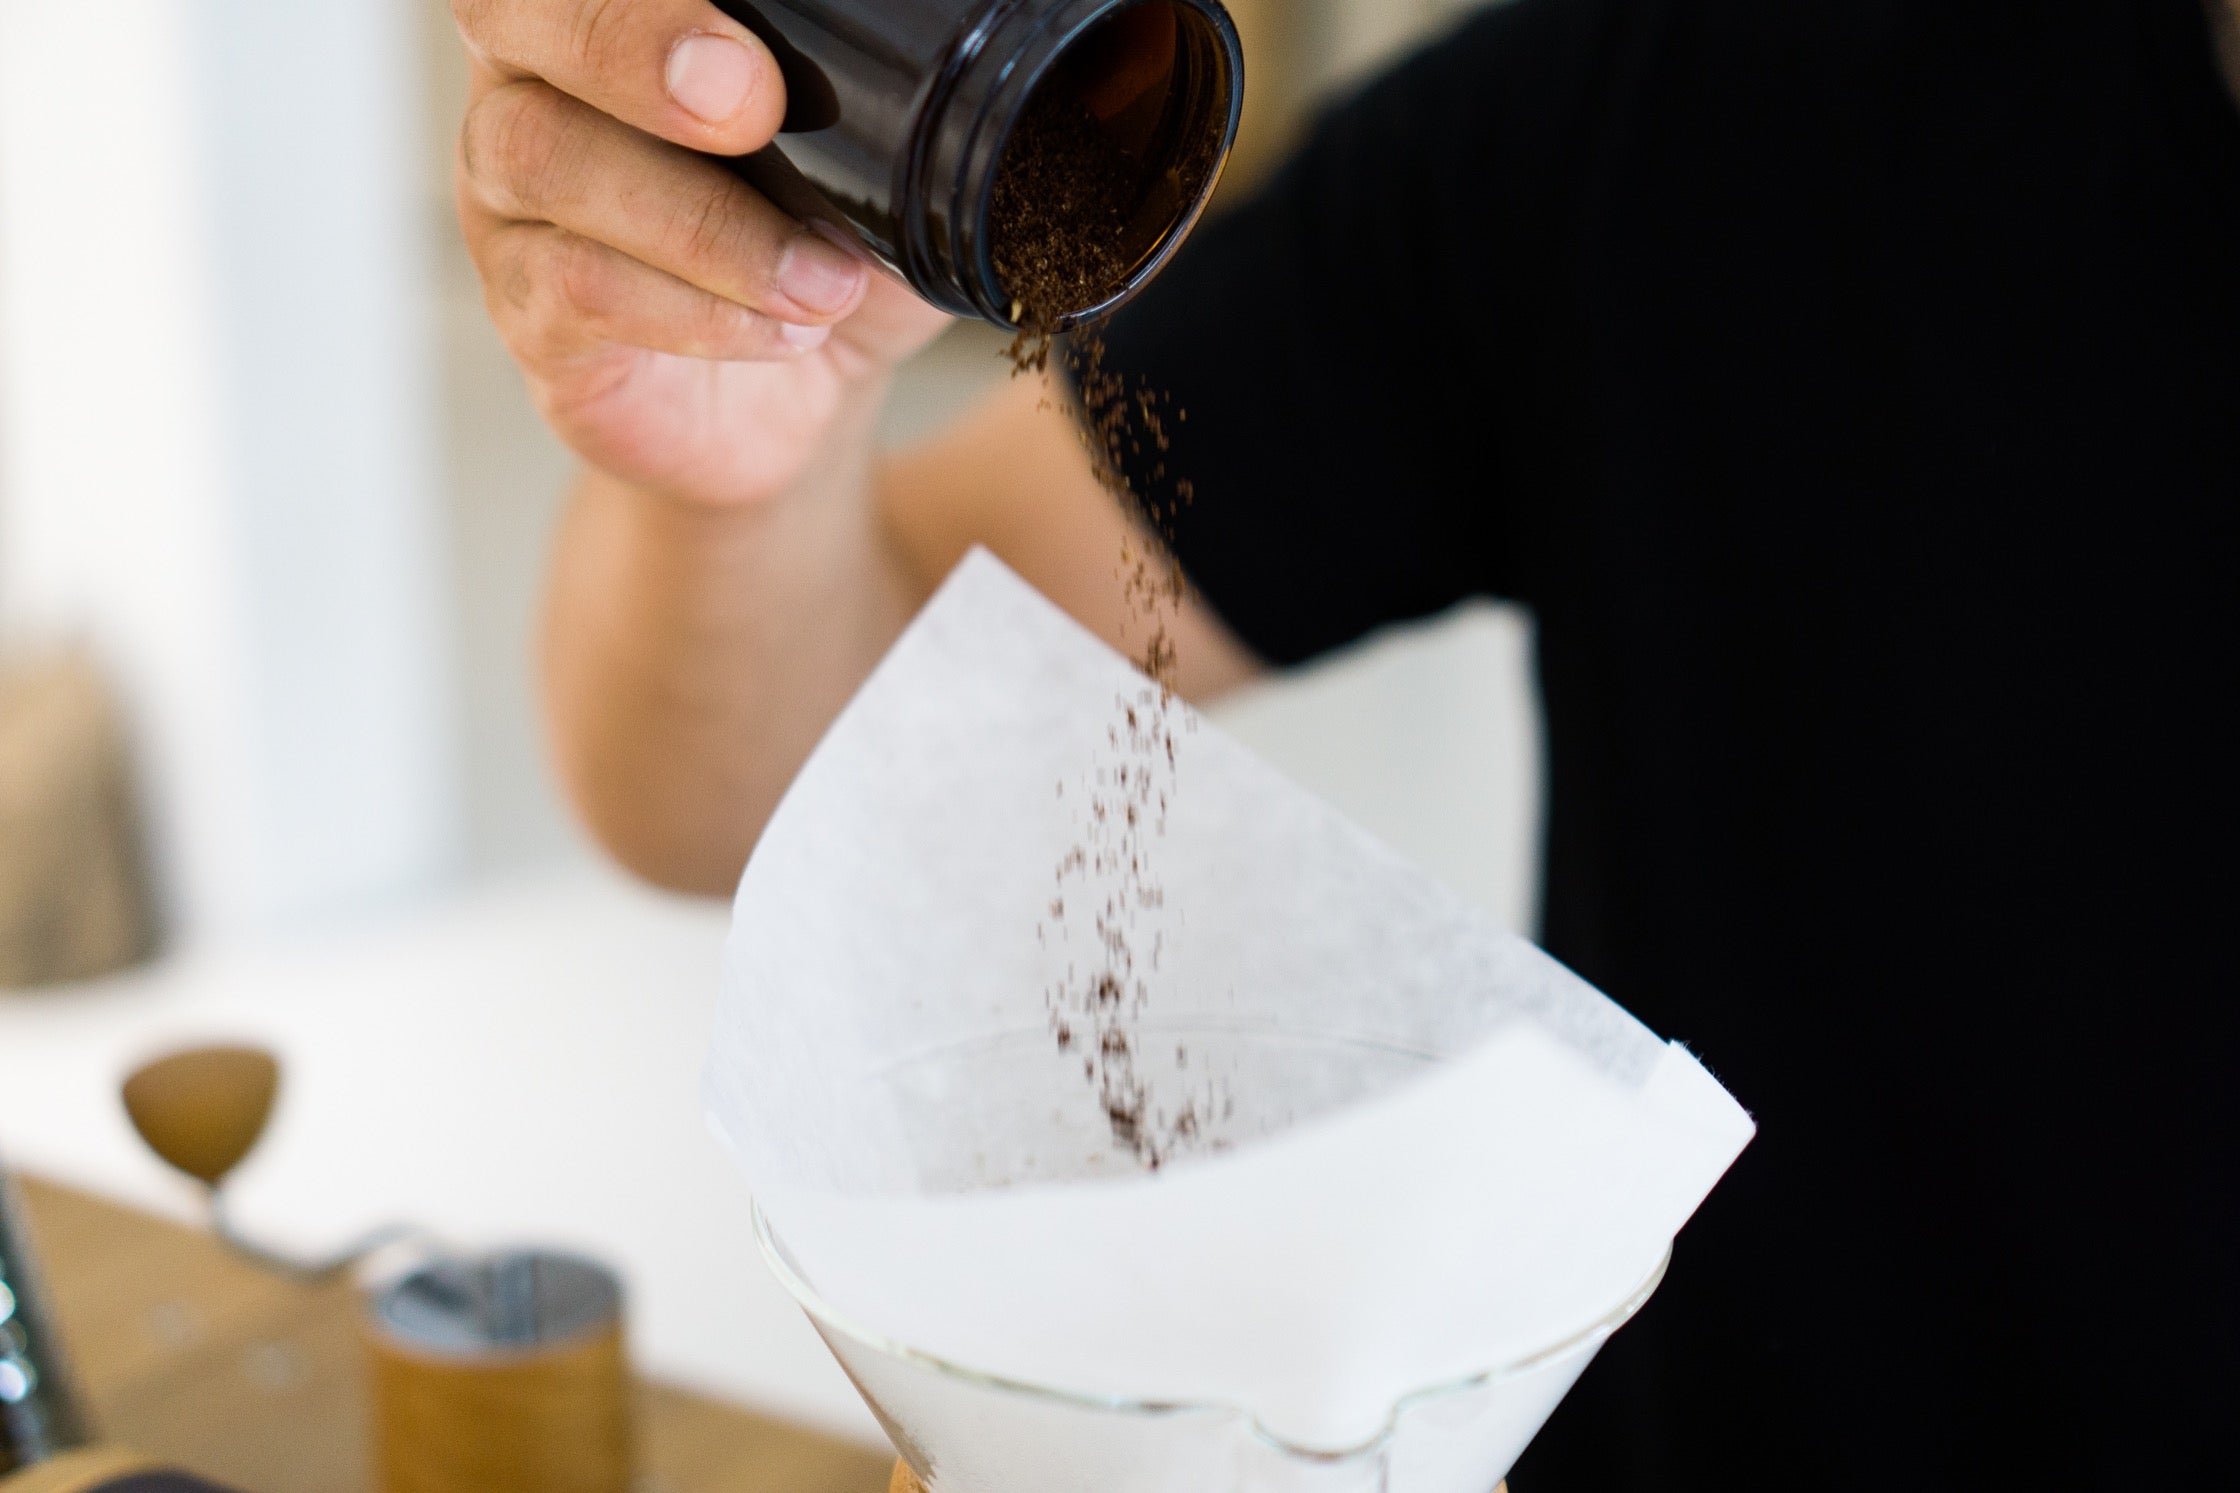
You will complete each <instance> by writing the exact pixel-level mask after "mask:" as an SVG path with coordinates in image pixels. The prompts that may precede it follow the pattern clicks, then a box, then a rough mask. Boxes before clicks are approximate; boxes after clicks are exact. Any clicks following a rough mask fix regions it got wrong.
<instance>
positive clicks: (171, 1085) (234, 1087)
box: [124, 1047, 280, 1188]
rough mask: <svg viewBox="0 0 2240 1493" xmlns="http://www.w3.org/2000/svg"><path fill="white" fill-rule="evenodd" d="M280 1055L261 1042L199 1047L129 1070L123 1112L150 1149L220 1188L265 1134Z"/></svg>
mask: <svg viewBox="0 0 2240 1493" xmlns="http://www.w3.org/2000/svg"><path fill="white" fill-rule="evenodd" d="M279 1093H280V1060H279V1059H278V1058H276V1057H274V1056H273V1055H272V1054H271V1053H269V1052H266V1051H265V1050H264V1049H263V1048H260V1047H198V1048H193V1049H190V1050H189V1051H186V1052H175V1053H172V1054H171V1055H170V1056H169V1057H162V1058H157V1059H156V1060H155V1061H154V1062H152V1063H148V1064H145V1065H144V1066H142V1067H140V1068H138V1069H135V1070H134V1071H133V1072H132V1073H131V1074H129V1075H127V1076H126V1078H125V1081H124V1112H125V1114H126V1115H127V1116H129V1117H130V1118H131V1120H132V1128H133V1129H134V1130H137V1131H138V1132H139V1133H140V1138H141V1139H142V1140H144V1141H146V1142H147V1143H148V1149H149V1150H151V1151H153V1152H155V1153H156V1154H157V1155H158V1156H160V1157H162V1158H163V1159H164V1160H165V1161H166V1162H169V1163H170V1164H171V1165H172V1166H173V1167H176V1168H177V1169H178V1170H180V1171H182V1172H185V1173H186V1174H187V1175H188V1176H190V1177H192V1178H194V1179H195V1180H196V1181H197V1182H200V1183H201V1184H202V1185H203V1186H205V1187H209V1188H216V1187H217V1186H218V1185H219V1184H220V1183H222V1182H224V1181H225V1179H226V1175H227V1174H228V1173H229V1172H231V1171H232V1170H233V1169H234V1168H235V1167H237V1166H239V1165H240V1164H241V1162H242V1160H243V1158H245V1157H247V1156H248V1154H249V1153H250V1151H252V1150H254V1149H255V1148H256V1144H257V1142H258V1141H259V1140H261V1139H262V1138H263V1137H264V1127H265V1124H266V1122H268V1121H269V1120H270V1119H271V1118H272V1101H273V1100H274V1099H275V1098H277V1097H278V1096H279Z"/></svg>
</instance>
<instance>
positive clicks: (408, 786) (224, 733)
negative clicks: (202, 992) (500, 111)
mask: <svg viewBox="0 0 2240 1493" xmlns="http://www.w3.org/2000/svg"><path fill="white" fill-rule="evenodd" d="M408 22H409V17H408V15H407V14H405V13H403V12H401V11H400V9H399V7H397V6H396V5H393V4H386V3H383V0H319V3H317V4H301V3H294V0H112V3H109V4H105V5H99V6H93V5H53V4H45V3H40V0H0V625H4V627H5V628H6V629H7V630H8V631H9V632H12V633H16V634H25V633H29V634H72V635H82V636H85V637H88V638H89V639H90V640H91V641H92V642H93V643H94V645H95V646H96V647H97V649H98V650H99V652H100V653H101V654H102V655H103V656H104V657H105V658H106V659H107V660H108V661H109V662H110V664H111V665H112V667H113V668H114V670H115V671H116V673H117V675H118V678H119V680H120V682H121V684H122V686H123V688H124V691H125V694H126V696H127V704H128V708H129V711H130V713H131V715H132V717H133V719H134V720H135V722H136V724H137V726H138V728H139V730H140V733H141V735H142V737H143V740H144V742H145V744H146V746H147V748H148V751H147V753H146V769H147V771H146V776H147V779H148V787H149V795H150V798H151V809H152V817H153V819H154V829H155V833H156V838H157V844H158V850H159V859H160V863H161V871H162V883H163V892H164V897H165V902H166V904H167V909H168V913H169V916H170V920H171V922H172V923H173V925H174V930H175V931H176V932H177V933H179V934H180V935H183V936H184V937H186V938H188V939H189V940H194V939H203V938H220V939H223V938H229V937H235V936H245V935H250V934H255V933H260V932H267V931H271V930H273V929H276V928H281V927H287V926H293V925H297V924H300V923H302V922H304V921H305V920H315V919H318V918H320V917H323V916H330V915H334V914H336V913H340V912H345V911H348V910H351V909H354V908H358V907H361V906H364V905H366V904H368V903H369V902H374V901H379V900H381V899H385V898H388V897H392V896H395V895H398V894H402V893H409V892H412V891H418V890H425V889H427V888H429V887H431V886H433V885H436V884H438V883H439V882H440V881H441V879H442V878H443V877H444V875H445V874H446V873H447V871H448V869H449V868H450V867H451V866H452V864H453V863H454V861H455V859H456V846H457V843H458V838H459V837H458V834H457V819H458V814H457V805H456V802H455V791H454V783H453V780H452V779H453V762H452V753H453V749H454V747H453V733H452V723H451V719H450V691H449V686H448V683H447V681H446V677H445V676H446V663H447V661H446V638H447V635H448V631H449V611H450V607H449V600H450V586H449V581H448V573H447V569H446V567H445V565H444V563H443V557H442V554H441V550H440V548H439V546H438V543H437V519H438V516H439V505H440V501H441V495H440V493H439V490H438V485H437V481H436V466H435V452H436V434H437V431H436V424H435V419H434V415H435V406H434V403H433V397H434V375H435V365H434V362H433V358H432V346H431V343H430V341H429V337H428V332H429V330H430V327H429V322H430V317H429V314H428V313H429V307H430V298H429V293H428V268H427V265H426V263H425V256H424V254H423V252H422V251H423V239H422V237H421V233H420V222H421V217H420V212H419V208H420V197H419V195H418V193H417V191H416V184H417V178H418V167H419V158H418V155H417V152H416V151H415V149H414V146H415V145H416V143H417V138H418V131H419V129H420V127H421V119H422V115H423V108H424V104H423V97H424V95H423V90H422V88H421V86H420V84H421V69H420V58H419V54H418V50H417V47H416V46H415V45H414V43H415V42H416V40H417V38H416V37H415V36H414V35H413V33H412V31H411V29H410V26H409V24H408Z"/></svg>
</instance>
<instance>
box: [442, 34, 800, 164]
mask: <svg viewBox="0 0 2240 1493" xmlns="http://www.w3.org/2000/svg"><path fill="white" fill-rule="evenodd" d="M451 13H452V17H453V19H455V20H456V21H457V22H458V23H459V34H460V36H461V37H462V38H464V39H465V41H466V44H467V49H468V51H469V52H471V53H472V54H474V55H475V56H476V57H477V58H478V59H480V60H482V61H483V62H485V63H487V64H488V65H490V66H491V67H494V68H496V69H498V70H499V71H501V72H503V73H505V74H506V75H507V76H508V77H512V78H542V79H544V80H545V81H546V82H548V83H550V84H552V86H553V87H555V88H558V89H560V90H561V91H562V92H564V93H568V94H571V95H573V96H574V97H576V98H579V99H581V100H583V101H584V102H585V103H587V104H589V105H591V106H592V107H593V108H595V109H598V110H600V111H601V112H602V113H606V114H611V115H613V116H614V117H615V118H617V119H620V120H622V121H624V122H625V123H627V124H630V125H633V126H635V127H636V128H638V129H641V130H645V131H648V132H649V133H652V134H655V135H659V136H661V137H662V138H664V139H667V140H673V141H675V142H676V143H677V144H679V145H683V146H687V147H689V148H691V149H693V150H706V151H712V152H714V153H716V154H718V155H743V154H745V153H746V152H748V151H750V150H760V149H761V148H762V147H763V146H765V145H767V144H769V143H770V140H771V138H772V137H773V136H774V135H776V134H777V133H778V125H779V122H780V121H781V120H783V119H784V118H785V112H786V109H785V92H786V90H785V79H784V77H783V76H782V75H781V74H780V73H779V71H778V64H777V62H776V60H775V59H773V58H772V57H771V55H770V49H769V48H768V47H766V46H764V45H763V44H762V42H761V41H760V40H759V39H757V38H756V37H755V35H754V34H753V33H752V32H750V31H748V30H747V28H746V27H744V26H742V25H740V24H739V23H738V22H737V21H735V20H733V19H731V17H729V16H727V15H725V14H724V13H723V12H722V11H720V10H717V9H716V8H715V7H714V6H713V5H710V4H709V3H708V0H451Z"/></svg>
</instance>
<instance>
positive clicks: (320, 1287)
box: [0, 1177, 892, 1493]
mask: <svg viewBox="0 0 2240 1493" xmlns="http://www.w3.org/2000/svg"><path fill="white" fill-rule="evenodd" d="M20 1200H21V1201H22V1202H23V1203H25V1204H26V1205H27V1207H26V1210H25V1212H24V1213H22V1214H19V1215H18V1216H17V1222H18V1223H19V1224H22V1223H28V1224H29V1225H30V1226H31V1230H32V1232H33V1234H34V1235H35V1236H36V1243H37V1244H38V1245H39V1247H40V1252H41V1254H42V1256H43V1257H44V1258H45V1259H46V1261H47V1262H48V1263H49V1264H50V1265H51V1266H52V1271H51V1274H50V1284H51V1286H52V1288H53V1289H52V1296H53V1303H54V1308H55V1316H56V1317H57V1319H58V1320H59V1321H60V1322H61V1324H62V1325H63V1327H64V1328H65V1330H67V1331H68V1333H69V1334H70V1342H71V1346H72V1347H73V1348H74V1349H75V1350H76V1358H77V1367H78V1369H79V1372H80V1382H81V1383H82V1384H83V1386H84V1389H85V1393H86V1396H87V1399H88V1400H89V1401H90V1403H91V1408H92V1410H93V1414H94V1420H95V1424H96V1425H97V1426H98V1427H99V1428H100V1430H101V1432H102V1434H103V1435H104V1436H105V1437H108V1438H111V1439H112V1440H113V1441H114V1442H115V1443H117V1444H118V1445H121V1446H125V1447H129V1448H131V1449H132V1450H134V1451H136V1452H138V1453H141V1454H144V1455H145V1456H147V1457H149V1458H151V1459H153V1460H154V1461H155V1462H158V1463H160V1464H162V1465H163V1466H165V1467H178V1468H184V1469H186V1470H187V1471H189V1472H191V1473H192V1474H193V1475H194V1476H196V1477H199V1478H205V1479H208V1480H209V1481H210V1482H211V1483H212V1484H216V1485H219V1486H222V1487H226V1488H243V1489H251V1490H254V1493H371V1489H372V1468H373V1451H372V1437H371V1434H370V1432H371V1429H372V1428H371V1426H370V1425H369V1424H368V1420H369V1417H368V1414H367V1411H368V1408H369V1390H370V1384H369V1374H368V1367H369V1366H368V1364H367V1361H366V1351H365V1345H364V1341H363V1338H364V1333H365V1330H366V1329H365V1325H364V1323H365V1295H364V1293H363V1292H362V1291H360V1290H359V1289H358V1288H357V1287H356V1286H355V1285H353V1284H352V1283H351V1282H349V1281H347V1280H342V1279H329V1280H324V1281H317V1282H308V1281H304V1280H301V1279H299V1278H296V1277H291V1276H286V1275H280V1274H276V1273H274V1272H272V1271H270V1270H265V1269H262V1268H259V1267H258V1266H256V1265H253V1264H251V1263H249V1262H248V1261H245V1260H244V1259H242V1258H241V1256H240V1255H239V1254H238V1253H236V1252H235V1251H233V1250H230V1249H227V1248H225V1247H224V1246H223V1245H221V1244H220V1243H218V1242H217V1241H216V1240H214V1239H212V1238H211V1237H210V1236H209V1235H208V1234H206V1233H204V1232H203V1231H202V1230H200V1229H191V1228H187V1227H184V1226H183V1225H180V1224H176V1223H172V1222H170V1221H168V1220H164V1219H159V1218H153V1217H150V1216H149V1215H147V1214H145V1213H141V1212H137V1211H135V1210H133V1209H130V1208H125V1207H120V1206H118V1205H117V1204H115V1203H110V1202H105V1201H102V1200H101V1199H98V1198H94V1197H90V1196H88V1195H86V1194H85V1193H82V1192H78V1191H76V1190H74V1189H71V1188H66V1187H61V1186H57V1185H55V1184H54V1183H51V1182H46V1181H42V1180H41V1179H39V1178H37V1177H27V1178H25V1179H24V1181H23V1187H22V1193H21V1197H20ZM633 1402H634V1406H635V1412H636V1413H635V1420H636V1424H637V1428H638V1433H639V1434H638V1437H637V1441H638V1455H639V1461H638V1473H639V1477H640V1484H639V1486H641V1487H643V1488H645V1489H647V1490H649V1493H651V1490H655V1489H659V1490H664V1493H751V1490H757V1489H768V1490H770V1493H874V1490H876V1489H878V1488H879V1487H881V1486H882V1485H883V1484H884V1482H885V1480H886V1476H887V1470H888V1465H889V1462H890V1461H891V1455H892V1454H891V1453H889V1454H885V1455H881V1454H877V1453H874V1452H872V1451H871V1450H869V1449H868V1448H867V1447H864V1446H861V1445H857V1444H853V1443H849V1442H843V1441H838V1440H834V1439H833V1438H831V1437H829V1436H825V1435H820V1434H818V1433H817V1432H814V1431H810V1430H806V1429H804V1428H802V1427H800V1426H798V1425H794V1424H791V1423H789V1422H786V1421H782V1420H776V1419H772V1418H770V1417H768V1416H764V1415H757V1414H755V1413H753V1412H751V1411H747V1410H742V1409H739V1408H737V1407H736V1406H733V1405H730V1404H726V1403H724V1402H721V1401H718V1400H713V1399H708V1398H705V1397H703V1396H700V1395H696V1394H692V1393H689V1392H687V1391H684V1390H681V1389H677V1388H674V1387H672V1386H669V1385H665V1384H647V1383H643V1382H640V1383H639V1384H638V1385H637V1386H636V1388H635V1391H634V1397H633ZM53 1465H54V1467H55V1469H56V1470H57V1471H58V1472H59V1471H60V1470H62V1469H63V1468H66V1467H69V1466H71V1465H72V1464H67V1463H56V1464H53ZM80 1465H82V1464H80ZM47 1470H48V1469H47V1468H46V1467H42V1468H41V1469H40V1471H41V1473H42V1474H44V1473H45V1472H46V1471H47ZM194 1486H195V1485H191V1484H190V1485H186V1486H185V1487H175V1488H172V1489H164V1490H161V1493H186V1490H187V1488H191V1487H194ZM99 1488H100V1484H99V1483H95V1484H93V1485H92V1486H91V1487H86V1486H84V1485H83V1484H82V1483H71V1482H64V1483H59V1484H57V1483H44V1482H42V1483H35V1484H31V1485H29V1486H28V1487H25V1486H22V1485H19V1484H18V1483H15V1482H9V1481H5V1480H4V1479H0V1493H95V1490H97V1489H99ZM133 1493H159V1490H157V1489H154V1488H135V1489H134V1490H133Z"/></svg>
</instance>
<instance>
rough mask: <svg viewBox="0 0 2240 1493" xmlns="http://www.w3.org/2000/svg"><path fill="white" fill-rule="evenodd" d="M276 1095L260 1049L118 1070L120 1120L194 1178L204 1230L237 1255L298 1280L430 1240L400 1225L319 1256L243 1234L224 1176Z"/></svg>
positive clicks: (276, 1066)
mask: <svg viewBox="0 0 2240 1493" xmlns="http://www.w3.org/2000/svg"><path fill="white" fill-rule="evenodd" d="M279 1093H280V1060H279V1059H278V1058H276V1057H274V1056H273V1055H272V1054H271V1053H269V1052H267V1051H265V1050H264V1049H263V1048H261V1047H191V1048H187V1049H185V1050H184V1051H180V1052H174V1053H171V1054H169V1055H167V1056H164V1057H160V1058H156V1059H154V1060H153V1061H151V1062H147V1063H143V1064H142V1065H141V1066H139V1067H138V1068H135V1069H134V1070H133V1071H132V1072H131V1073H129V1074H127V1075H125V1080H124V1089H123V1093H122V1095H121V1097H122V1098H123V1100H124V1112H125V1116H126V1118H128V1119H130V1120H131V1121H132V1128H133V1129H134V1130H135V1131H137V1132H138V1133H139V1136H140V1139H142V1140H143V1141H146V1142H147V1144H148V1149H149V1150H151V1151H153V1152H155V1153H156V1155H157V1156H159V1157H161V1158H162V1159H163V1160H164V1162H165V1163H166V1164H168V1165H169V1166H171V1167H173V1168H174V1169H176V1170H178V1171H180V1172H184V1173H185V1174H186V1175H187V1176H189V1177H192V1178H193V1179H194V1180H195V1181H197V1182H200V1183H201V1184H202V1185H203V1187H204V1189H205V1191H206V1195H207V1198H208V1200H209V1204H210V1227H211V1231H212V1232H213V1233H215V1234H216V1235H217V1236H218V1239H219V1241H220V1242H221V1243H223V1244H225V1245H226V1247H227V1248H229V1249H231V1250H233V1251H234V1252H235V1253H237V1254H241V1255H244V1256H246V1257H247V1258H249V1259H250V1260H253V1261H254V1262H256V1263H257V1264H259V1265H261V1266H263V1267H265V1268H266V1269H268V1270H273V1271H277V1272H279V1273H280V1274H283V1275H292V1276H296V1277H298V1278H300V1279H304V1280H321V1279H325V1278H327V1277H329V1276H339V1275H341V1274H343V1273H344V1272H345V1271H347V1270H349V1269H351V1268H352V1267H353V1266H355V1265H357V1264H359V1263H360V1262H361V1261H363V1260H364V1259H365V1258H366V1257H367V1256H369V1255H371V1254H373V1253H374V1252H375V1251H376V1250H382V1249H387V1248H388V1247H389V1246H390V1245H392V1244H402V1243H405V1242H407V1241H420V1242H424V1243H432V1242H433V1241H432V1240H430V1239H429V1237H428V1235H427V1234H426V1233H425V1232H424V1231H422V1230H420V1229H416V1228H412V1227H410V1226H409V1225H405V1224H389V1225H386V1226H384V1227H382V1228H378V1229H374V1230H373V1231H371V1232H370V1233H367V1234H365V1235H364V1236H362V1237H361V1238H359V1239H357V1240H356V1241H355V1242H353V1243H351V1244H349V1245H346V1246H345V1247H343V1248H342V1249H340V1250H337V1251H336V1252H335V1253H334V1254H332V1255H329V1256H327V1257H326V1258H324V1259H317V1260H311V1259H304V1258H301V1257H299V1256H297V1255H293V1254H290V1253H288V1252H286V1251H284V1250H278V1249H273V1248H271V1247H269V1246H267V1245H264V1244H260V1243H258V1242H257V1241H256V1240H254V1239H251V1238H248V1237H246V1236H245V1235H243V1234H242V1233H241V1232H240V1231H239V1230H238V1229H236V1228H235V1227H234V1225H233V1220H232V1218H231V1216H230V1215H229V1214H228V1212H227V1210H226V1205H225V1181H226V1178H227V1177H229V1176H231V1175H232V1174H233V1169H234V1168H235V1167H237V1166H239V1165H241V1163H242V1161H243V1160H245V1159H246V1158H247V1157H248V1155H249V1153H250V1152H251V1151H253V1150H255V1149H256V1146H257V1142H258V1141H259V1140H261V1139H263V1138H264V1131H265V1126H266V1125H267V1124H269V1123H270V1122H271V1120H272V1104H273V1100H274V1099H276V1098H277V1097H278V1096H279Z"/></svg>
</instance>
